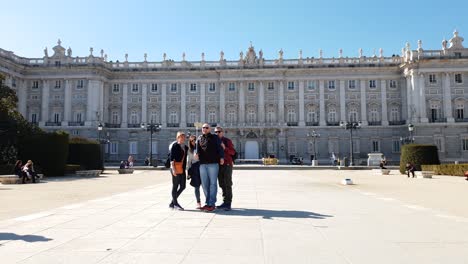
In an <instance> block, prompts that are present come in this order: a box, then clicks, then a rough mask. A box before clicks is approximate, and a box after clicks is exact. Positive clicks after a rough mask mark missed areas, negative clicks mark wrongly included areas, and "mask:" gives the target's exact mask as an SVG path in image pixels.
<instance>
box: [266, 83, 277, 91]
mask: <svg viewBox="0 0 468 264" xmlns="http://www.w3.org/2000/svg"><path fill="white" fill-rule="evenodd" d="M267 87H268V90H270V91H272V90H274V89H275V83H274V82H269V83H268V86H267Z"/></svg>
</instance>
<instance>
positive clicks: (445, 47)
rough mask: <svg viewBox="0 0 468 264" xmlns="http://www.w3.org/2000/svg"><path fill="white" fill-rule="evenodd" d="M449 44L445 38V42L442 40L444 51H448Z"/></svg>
mask: <svg viewBox="0 0 468 264" xmlns="http://www.w3.org/2000/svg"><path fill="white" fill-rule="evenodd" d="M447 43H448V41H447V40H446V39H445V38H444V40H442V50H446V49H447Z"/></svg>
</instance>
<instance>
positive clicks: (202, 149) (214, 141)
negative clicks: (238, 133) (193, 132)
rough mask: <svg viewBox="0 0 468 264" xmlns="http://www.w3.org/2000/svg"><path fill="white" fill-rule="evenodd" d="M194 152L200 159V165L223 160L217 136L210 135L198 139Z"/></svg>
mask: <svg viewBox="0 0 468 264" xmlns="http://www.w3.org/2000/svg"><path fill="white" fill-rule="evenodd" d="M195 151H196V153H197V154H198V158H199V159H200V164H210V163H219V159H221V158H222V159H224V150H223V148H222V147H221V140H220V139H219V137H218V136H217V135H213V134H211V133H210V134H206V135H200V136H199V137H198V139H197V145H196V150H195Z"/></svg>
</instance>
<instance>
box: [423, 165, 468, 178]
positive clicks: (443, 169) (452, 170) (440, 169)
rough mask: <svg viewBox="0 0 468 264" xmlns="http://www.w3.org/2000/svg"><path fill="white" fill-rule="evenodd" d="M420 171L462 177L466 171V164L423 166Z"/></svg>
mask: <svg viewBox="0 0 468 264" xmlns="http://www.w3.org/2000/svg"><path fill="white" fill-rule="evenodd" d="M422 169H423V170H425V171H433V172H434V173H435V174H436V175H453V176H464V174H465V171H468V164H440V165H423V166H422Z"/></svg>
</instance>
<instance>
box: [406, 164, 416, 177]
mask: <svg viewBox="0 0 468 264" xmlns="http://www.w3.org/2000/svg"><path fill="white" fill-rule="evenodd" d="M405 168H406V174H407V175H408V178H409V177H410V173H411V175H412V176H413V178H414V171H415V170H416V168H415V167H414V165H413V164H412V163H411V162H408V163H406V167H405Z"/></svg>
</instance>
